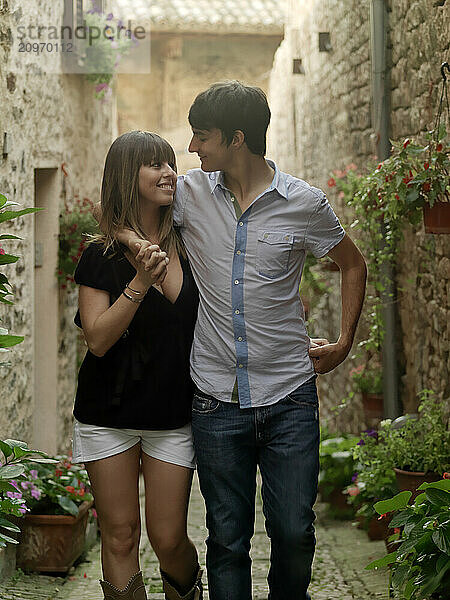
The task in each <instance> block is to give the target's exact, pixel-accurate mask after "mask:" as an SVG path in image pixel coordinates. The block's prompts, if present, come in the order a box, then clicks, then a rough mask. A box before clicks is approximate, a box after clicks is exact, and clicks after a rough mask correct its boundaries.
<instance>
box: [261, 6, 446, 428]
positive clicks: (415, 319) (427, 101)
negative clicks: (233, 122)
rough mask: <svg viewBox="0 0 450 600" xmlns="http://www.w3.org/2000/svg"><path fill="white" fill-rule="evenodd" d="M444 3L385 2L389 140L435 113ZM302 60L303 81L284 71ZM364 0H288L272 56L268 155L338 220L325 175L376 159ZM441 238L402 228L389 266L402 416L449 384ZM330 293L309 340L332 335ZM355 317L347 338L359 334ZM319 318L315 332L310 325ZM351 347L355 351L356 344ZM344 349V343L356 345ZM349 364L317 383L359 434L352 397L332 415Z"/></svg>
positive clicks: (334, 303) (316, 312) (334, 321)
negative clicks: (423, 393) (394, 287)
mask: <svg viewBox="0 0 450 600" xmlns="http://www.w3.org/2000/svg"><path fill="white" fill-rule="evenodd" d="M449 17H450V4H449V2H448V0H447V1H444V2H439V3H437V2H434V1H433V0H417V1H413V2H411V1H410V0H398V1H397V0H396V1H395V2H394V1H392V2H390V7H389V27H390V31H389V47H390V61H391V86H392V102H391V110H392V113H391V121H392V123H391V137H392V138H393V139H397V138H403V137H407V136H411V135H414V134H417V133H420V132H423V131H426V130H427V129H428V128H430V127H431V126H432V123H433V118H434V114H435V110H436V108H437V98H438V86H439V83H440V64H441V62H443V61H444V60H448V59H449V38H448V22H449ZM319 32H329V33H330V41H331V51H330V52H319ZM294 59H301V61H302V63H301V64H302V69H303V71H304V73H303V74H293V72H292V71H293V60H294ZM370 79H371V63H370V2H369V0H362V1H358V2H357V1H356V0H327V1H318V0H312V1H311V2H308V3H298V2H297V1H295V0H290V5H289V11H288V19H287V26H286V31H285V39H284V41H283V42H282V44H281V46H280V48H279V49H278V51H277V54H276V56H275V61H274V67H273V70H272V74H271V78H270V84H269V90H270V91H269V100H270V103H271V107H272V111H273V121H272V125H271V128H270V130H269V156H272V157H273V158H275V160H276V161H277V162H278V163H279V166H280V167H281V168H282V169H284V170H288V171H290V172H291V173H293V174H295V175H297V176H299V177H301V178H303V179H306V180H308V181H309V182H311V183H313V184H314V185H316V186H318V187H321V188H322V189H324V190H325V191H327V192H328V193H329V199H330V202H331V203H332V205H334V207H335V210H336V212H337V214H338V216H339V217H340V218H341V220H342V221H343V223H344V224H346V223H350V222H351V214H349V213H348V208H346V207H343V206H341V204H340V201H339V198H338V197H337V196H335V195H334V194H333V193H332V192H333V190H331V189H329V188H328V187H327V180H328V178H329V177H330V174H331V172H332V171H333V170H334V169H342V168H344V167H345V166H346V165H347V164H349V163H351V162H353V163H356V165H357V166H358V167H359V168H360V169H362V168H363V167H364V166H365V165H366V164H368V163H369V161H370V159H371V158H372V155H373V154H374V152H375V146H374V139H375V135H374V130H373V123H372V114H371V113H372V105H371V83H370ZM448 256H449V240H448V236H432V235H425V233H424V232H423V228H419V229H418V231H412V230H411V229H407V231H406V235H405V241H404V243H403V244H402V247H401V249H400V253H399V259H398V270H397V284H398V289H399V301H398V308H399V331H400V334H401V338H402V340H401V341H402V344H401V346H402V348H403V351H402V352H401V353H400V354H401V355H400V357H399V360H400V371H401V374H402V377H401V381H402V386H401V390H400V392H401V397H402V401H403V405H404V409H405V410H409V411H411V410H413V409H414V407H415V406H416V394H417V392H418V391H420V390H421V389H423V388H432V389H434V390H435V391H436V392H438V393H439V394H441V395H444V396H445V397H448V395H449V393H450V389H449V377H448V372H449V363H448V361H449V341H448V340H449V336H448V327H449V323H450V318H449V316H450V314H449V311H448V308H447V307H448V288H449V264H448ZM326 277H329V278H330V279H331V281H332V285H331V290H330V293H329V294H328V295H327V296H325V297H322V298H321V299H320V301H319V304H318V306H316V307H315V308H314V309H313V314H312V317H313V321H314V323H315V326H314V332H313V333H314V335H317V334H323V335H325V336H328V337H330V339H336V336H337V334H338V330H339V316H340V300H339V295H338V293H337V292H338V289H339V286H338V282H339V276H338V274H333V273H330V274H326ZM363 321H364V319H363V320H362V322H361V325H360V327H359V331H358V334H357V340H356V343H357V341H358V340H359V339H361V338H362V337H363V334H364V331H363V330H364V322H363ZM317 323H320V326H321V328H320V331H319V330H318V329H317ZM356 343H355V347H356ZM355 347H354V348H355ZM352 364H353V363H352V361H351V359H348V360H347V361H346V362H345V363H344V364H343V365H341V366H339V367H338V368H337V369H336V370H335V371H334V372H333V373H332V374H329V375H328V376H326V377H321V378H320V381H319V388H320V391H321V399H322V405H323V411H322V414H323V416H325V417H327V418H328V419H329V423H330V425H331V426H332V427H334V428H337V429H348V430H354V431H358V430H359V429H360V428H361V426H362V425H363V423H362V422H361V407H360V404H359V401H358V399H357V398H354V399H353V400H352V401H351V402H350V403H349V405H348V406H347V408H346V409H344V410H343V411H342V412H341V411H334V410H332V408H333V407H334V406H336V405H338V404H340V402H341V400H342V398H345V397H346V396H347V395H348V392H349V391H350V383H349V376H348V374H349V370H350V368H351V367H352Z"/></svg>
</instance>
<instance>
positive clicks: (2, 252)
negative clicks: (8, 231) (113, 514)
mask: <svg viewBox="0 0 450 600" xmlns="http://www.w3.org/2000/svg"><path fill="white" fill-rule="evenodd" d="M0 254H1V255H2V256H4V255H5V254H6V252H5V251H4V250H3V248H2V247H1V246H0Z"/></svg>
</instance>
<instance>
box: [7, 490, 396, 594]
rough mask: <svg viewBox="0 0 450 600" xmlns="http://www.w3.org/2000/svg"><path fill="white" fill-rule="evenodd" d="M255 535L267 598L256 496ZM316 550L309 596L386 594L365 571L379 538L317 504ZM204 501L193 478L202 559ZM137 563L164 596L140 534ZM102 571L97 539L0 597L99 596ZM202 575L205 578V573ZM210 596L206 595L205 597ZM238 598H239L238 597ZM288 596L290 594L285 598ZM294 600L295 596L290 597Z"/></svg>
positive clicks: (264, 543)
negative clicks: (72, 561)
mask: <svg viewBox="0 0 450 600" xmlns="http://www.w3.org/2000/svg"><path fill="white" fill-rule="evenodd" d="M258 504H259V507H258V508H259V510H257V517H256V524H255V536H254V538H253V544H252V557H253V582H254V583H253V593H254V600H265V599H266V598H267V592H268V588H267V582H266V576H267V570H268V563H269V560H268V558H269V543H268V539H267V536H266V533H265V530H264V521H263V516H262V511H261V506H260V501H259V493H258ZM317 512H318V520H317V523H316V531H317V539H318V545H317V551H316V556H315V563H314V572H313V580H312V583H311V586H310V593H311V596H312V600H353V599H354V600H369V599H370V600H374V599H380V600H381V599H386V598H387V586H388V578H387V575H386V574H385V573H378V572H374V571H365V570H364V565H366V564H367V563H368V562H369V561H370V560H373V559H374V558H377V557H380V556H382V555H383V554H384V543H383V542H370V541H369V540H368V538H367V535H366V534H365V532H363V531H360V530H357V529H356V528H354V527H352V525H351V523H350V522H349V521H334V520H333V521H331V520H329V519H327V518H326V516H325V515H324V511H323V507H322V506H321V505H319V506H318V507H317ZM204 522H205V519H204V506H203V501H202V498H201V496H200V492H199V490H198V486H197V480H196V479H195V483H194V489H193V493H192V499H191V505H190V513H189V525H190V536H191V538H192V539H193V541H194V542H195V544H196V546H197V548H198V549H199V552H200V562H201V564H202V565H204V564H205V544H204V540H205V537H206V527H205V525H204ZM141 565H142V569H143V572H144V576H145V581H146V584H147V590H148V592H149V599H150V600H162V599H163V598H164V595H163V593H162V587H161V583H160V578H159V571H158V563H157V560H156V557H155V555H154V553H153V551H152V549H151V548H150V545H149V543H148V541H147V539H146V537H144V536H143V539H142V547H141ZM100 575H101V568H100V552H99V544H96V545H95V546H94V547H93V548H92V549H91V550H90V551H89V553H88V554H87V556H86V557H85V559H84V561H83V562H80V563H79V564H78V565H77V566H76V568H75V569H73V570H72V572H70V573H69V576H68V577H67V578H62V577H53V576H51V577H48V576H42V575H26V574H23V573H20V572H18V573H16V575H15V576H13V577H12V578H11V579H9V580H8V581H6V582H3V583H2V584H1V585H0V600H13V599H14V600H28V599H33V600H101V598H102V595H101V592H100V586H99V584H98V579H99V577H100ZM205 580H206V578H205ZM207 598H208V595H207V594H206V595H205V600H206V599H207ZM236 600H239V599H238V598H236ZM289 600H291V599H289ZM292 600H294V599H292Z"/></svg>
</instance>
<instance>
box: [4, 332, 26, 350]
mask: <svg viewBox="0 0 450 600" xmlns="http://www.w3.org/2000/svg"><path fill="white" fill-rule="evenodd" d="M24 339H25V338H24V337H23V336H22V335H0V348H11V347H12V346H16V345H17V344H20V343H21V342H23V340H24Z"/></svg>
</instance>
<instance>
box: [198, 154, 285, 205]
mask: <svg viewBox="0 0 450 600" xmlns="http://www.w3.org/2000/svg"><path fill="white" fill-rule="evenodd" d="M266 162H267V164H268V165H269V166H270V167H272V169H274V171H275V174H274V176H273V180H272V183H271V185H270V187H269V188H268V189H269V190H276V191H277V192H278V193H279V194H280V196H282V197H283V198H285V199H286V200H288V186H287V175H286V173H283V172H282V171H280V169H279V168H278V167H277V165H276V164H275V163H274V162H273V160H270V159H266ZM209 185H210V186H211V193H214V192H215V190H216V188H217V187H221V188H222V189H224V190H226V189H227V187H226V185H225V174H224V172H223V171H213V172H211V173H210V174H209Z"/></svg>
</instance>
